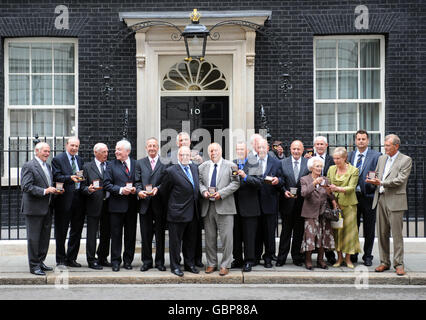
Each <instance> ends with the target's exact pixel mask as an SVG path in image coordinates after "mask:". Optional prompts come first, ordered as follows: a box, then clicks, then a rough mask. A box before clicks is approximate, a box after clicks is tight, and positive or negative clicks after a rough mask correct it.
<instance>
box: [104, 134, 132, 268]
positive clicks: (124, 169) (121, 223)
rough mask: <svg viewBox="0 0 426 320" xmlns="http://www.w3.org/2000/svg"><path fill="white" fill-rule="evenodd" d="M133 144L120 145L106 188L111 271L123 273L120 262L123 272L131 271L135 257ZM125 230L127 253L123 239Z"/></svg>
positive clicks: (108, 171)
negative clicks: (107, 194)
mask: <svg viewBox="0 0 426 320" xmlns="http://www.w3.org/2000/svg"><path fill="white" fill-rule="evenodd" d="M130 151H131V144H130V142H129V141H127V140H121V141H119V142H117V144H116V146H115V157H116V159H115V160H112V161H110V162H109V163H108V167H107V169H106V171H105V176H104V181H103V187H104V189H105V191H108V192H109V193H110V197H109V203H108V210H109V212H110V215H111V218H110V221H111V264H112V271H115V272H117V271H120V264H121V261H122V260H123V261H124V269H127V270H131V269H132V261H133V258H134V256H135V246H136V225H137V217H138V216H137V213H136V210H137V207H136V206H137V200H136V188H135V171H136V161H135V160H134V159H131V158H130V157H129V155H130ZM123 228H124V253H123V259H122V258H121V252H122V247H123V244H122V239H123Z"/></svg>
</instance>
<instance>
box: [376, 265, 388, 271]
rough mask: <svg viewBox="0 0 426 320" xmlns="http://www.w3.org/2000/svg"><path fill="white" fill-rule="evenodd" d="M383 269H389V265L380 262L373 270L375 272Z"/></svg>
mask: <svg viewBox="0 0 426 320" xmlns="http://www.w3.org/2000/svg"><path fill="white" fill-rule="evenodd" d="M385 270H389V267H388V266H385V265H384V264H381V265H380V266H378V267H377V268H376V269H375V271H376V272H383V271H385Z"/></svg>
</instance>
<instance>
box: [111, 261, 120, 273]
mask: <svg viewBox="0 0 426 320" xmlns="http://www.w3.org/2000/svg"><path fill="white" fill-rule="evenodd" d="M112 271H114V272H118V271H120V264H118V263H113V264H112Z"/></svg>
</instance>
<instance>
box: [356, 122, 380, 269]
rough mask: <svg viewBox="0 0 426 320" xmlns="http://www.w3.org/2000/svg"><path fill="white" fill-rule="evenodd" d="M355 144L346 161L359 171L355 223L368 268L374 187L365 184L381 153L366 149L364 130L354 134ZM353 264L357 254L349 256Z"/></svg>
mask: <svg viewBox="0 0 426 320" xmlns="http://www.w3.org/2000/svg"><path fill="white" fill-rule="evenodd" d="M355 144H356V146H357V149H356V150H354V151H352V152H350V153H349V155H348V161H349V163H350V164H352V165H353V166H354V167H356V168H357V169H358V170H359V179H358V185H357V187H356V197H357V199H358V205H357V220H358V221H357V222H358V229H359V226H360V224H361V217H362V221H363V222H362V224H363V228H364V238H365V242H364V255H363V256H362V260H364V265H366V266H367V267H370V266H371V265H372V264H373V256H372V254H371V252H372V251H373V245H374V229H375V227H376V210H374V209H372V205H373V197H374V192H375V191H376V190H375V189H376V188H375V187H374V186H373V185H371V184H369V183H366V182H365V179H366V178H367V175H368V172H369V171H375V170H376V166H377V160H378V159H379V157H380V155H381V153H380V152H377V151H376V150H373V149H370V148H368V144H369V138H368V132H367V131H365V130H358V131H357V132H356V134H355ZM351 261H352V262H353V263H356V262H358V254H354V255H352V256H351Z"/></svg>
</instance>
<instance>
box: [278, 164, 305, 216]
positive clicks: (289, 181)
mask: <svg viewBox="0 0 426 320" xmlns="http://www.w3.org/2000/svg"><path fill="white" fill-rule="evenodd" d="M299 160H301V163H300V169H299V179H298V181H296V179H295V178H294V171H293V163H292V157H291V156H290V157H287V158H285V159H284V160H282V161H281V167H282V171H283V176H284V186H283V188H282V191H283V192H282V194H281V197H282V198H281V204H282V205H281V206H280V209H281V212H282V213H288V214H289V213H291V212H292V211H293V208H294V206H295V205H297V206H302V204H303V197H302V196H301V194H300V188H301V187H300V178H301V177H303V176H306V175H307V174H309V170H308V159H306V158H304V157H300V159H299ZM290 188H297V198H295V199H293V198H291V199H287V198H286V197H285V196H284V192H285V191H290Z"/></svg>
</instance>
